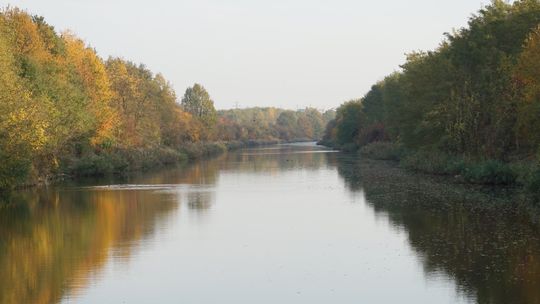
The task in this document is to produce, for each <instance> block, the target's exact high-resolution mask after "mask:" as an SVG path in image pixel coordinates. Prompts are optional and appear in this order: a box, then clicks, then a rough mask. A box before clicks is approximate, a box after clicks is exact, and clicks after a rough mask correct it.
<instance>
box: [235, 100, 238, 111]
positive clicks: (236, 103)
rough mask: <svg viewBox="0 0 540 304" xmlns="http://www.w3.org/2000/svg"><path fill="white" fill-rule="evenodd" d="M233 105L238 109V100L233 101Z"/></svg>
mask: <svg viewBox="0 0 540 304" xmlns="http://www.w3.org/2000/svg"><path fill="white" fill-rule="evenodd" d="M234 107H235V108H236V109H237V110H238V101H237V102H235V103H234Z"/></svg>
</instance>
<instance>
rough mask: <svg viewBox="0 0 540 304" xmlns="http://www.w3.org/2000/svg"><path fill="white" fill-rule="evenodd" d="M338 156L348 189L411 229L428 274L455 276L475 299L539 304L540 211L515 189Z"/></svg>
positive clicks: (460, 287)
mask: <svg viewBox="0 0 540 304" xmlns="http://www.w3.org/2000/svg"><path fill="white" fill-rule="evenodd" d="M334 161H335V163H336V165H337V167H338V172H339V174H340V176H341V177H342V178H343V179H344V181H345V183H346V185H347V187H348V188H349V189H350V190H352V191H359V190H363V191H364V192H365V195H366V201H367V203H368V205H370V206H371V207H372V208H373V209H374V210H375V212H376V213H378V214H384V215H386V216H387V217H388V218H389V219H390V222H391V224H392V225H393V226H395V227H396V228H397V229H400V230H402V231H404V232H405V233H406V234H407V236H408V242H409V244H410V246H411V247H412V248H413V249H414V250H415V252H416V253H417V255H418V258H419V260H420V262H421V264H422V266H423V268H424V272H425V273H426V275H427V276H428V277H430V276H440V275H444V276H446V277H449V278H451V279H453V280H454V281H455V282H456V284H457V289H458V291H459V292H460V293H463V294H465V295H466V296H467V297H469V298H471V299H473V300H475V301H477V302H478V303H501V304H502V303H540V239H539V237H540V228H539V225H538V223H537V220H538V214H539V213H538V212H537V211H534V210H533V211H531V210H529V209H528V208H524V207H520V206H518V204H517V203H516V202H517V200H519V197H518V196H517V195H516V194H512V193H507V191H505V190H500V189H499V190H496V189H485V188H478V187H472V186H467V185H460V184H452V183H451V182H449V180H448V179H445V178H428V177H426V176H417V175H414V174H408V173H405V172H403V171H402V170H400V169H398V168H396V166H395V165H394V164H391V163H385V162H378V161H369V160H358V157H354V156H351V155H340V156H339V157H337V158H336V159H335V160H334Z"/></svg>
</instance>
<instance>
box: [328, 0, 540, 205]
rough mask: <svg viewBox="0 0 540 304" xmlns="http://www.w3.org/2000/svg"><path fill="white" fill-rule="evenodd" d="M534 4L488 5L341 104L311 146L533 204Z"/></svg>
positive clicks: (538, 32) (537, 25)
mask: <svg viewBox="0 0 540 304" xmlns="http://www.w3.org/2000/svg"><path fill="white" fill-rule="evenodd" d="M539 71H540V1H538V0H518V1H512V2H511V3H509V2H505V1H500V0H493V1H491V4H489V5H487V6H485V7H483V8H482V9H481V10H480V11H478V12H477V13H476V14H475V15H472V17H471V18H470V19H469V22H468V25H467V26H466V27H464V28H461V29H457V30H454V31H452V32H451V33H446V34H445V39H444V40H443V42H441V44H440V45H439V47H438V48H437V49H435V50H433V51H427V52H413V53H411V54H408V55H407V60H406V62H405V63H404V64H403V65H401V69H400V70H399V71H396V72H394V73H393V74H391V75H389V76H387V77H385V78H384V79H383V80H381V81H379V82H378V83H376V84H375V85H373V86H372V87H371V90H370V91H369V92H368V93H367V94H366V95H364V96H363V97H362V98H360V99H356V100H351V101H348V102H345V103H344V104H342V105H341V106H340V107H339V108H338V109H337V111H336V118H335V119H334V120H332V121H330V122H329V123H328V125H327V127H326V131H325V135H324V137H323V139H322V140H321V141H320V142H319V144H321V145H325V146H328V147H333V148H336V149H340V150H342V151H358V152H359V153H360V155H361V157H366V158H372V159H383V160H393V161H398V162H399V165H400V167H402V168H405V169H408V170H412V171H416V172H423V173H428V174H435V175H447V176H451V177H453V178H454V179H455V180H457V181H458V182H462V183H470V184H483V185H499V186H508V187H515V188H518V189H520V190H523V191H524V192H526V193H528V195H530V196H531V197H533V198H534V199H535V200H536V201H540V73H539Z"/></svg>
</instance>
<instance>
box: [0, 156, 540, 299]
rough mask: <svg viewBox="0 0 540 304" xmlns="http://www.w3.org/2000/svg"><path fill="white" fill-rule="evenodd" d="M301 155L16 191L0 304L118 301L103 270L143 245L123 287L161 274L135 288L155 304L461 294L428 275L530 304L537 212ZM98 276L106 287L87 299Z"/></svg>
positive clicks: (381, 166)
mask: <svg viewBox="0 0 540 304" xmlns="http://www.w3.org/2000/svg"><path fill="white" fill-rule="evenodd" d="M314 149H315V148H314V147H312V146H305V145H304V146H302V145H301V146H276V147H268V148H259V149H249V150H243V151H239V152H238V153H229V154H225V155H222V156H220V157H217V158H214V159H211V160H206V161H200V162H196V163H193V164H191V165H187V166H182V167H175V168H169V169H167V170H160V171H159V172H153V173H145V174H139V175H134V176H128V177H125V178H122V179H109V180H106V179H101V180H87V181H85V182H82V183H71V184H66V185H63V186H61V187H56V188H49V189H41V190H34V191H21V192H20V193H17V194H16V195H15V196H13V197H12V198H11V200H10V202H9V203H8V204H5V205H0V206H1V207H0V303H57V302H61V301H62V300H66V299H76V300H77V302H79V301H80V302H85V301H86V302H88V303H95V302H101V301H99V299H103V298H105V299H107V300H109V298H108V297H110V299H113V300H111V301H112V302H121V301H114V299H116V300H124V299H125V298H122V297H118V293H121V292H120V291H118V290H116V289H118V288H122V287H125V286H132V285H129V284H126V283H125V282H123V281H122V283H118V282H115V281H114V280H112V281H107V279H111V274H110V273H107V271H109V270H110V268H111V264H114V266H115V267H116V266H118V265H125V267H126V269H130V267H132V266H133V265H131V264H132V263H134V262H133V261H139V262H140V260H138V257H139V256H140V255H141V252H144V251H145V250H148V248H150V247H152V246H151V244H155V247H157V248H158V249H156V251H155V252H153V253H152V254H150V253H146V254H148V255H149V256H145V258H146V259H141V260H145V261H147V262H148V263H149V265H150V266H148V265H147V266H148V267H149V268H144V267H143V268H137V269H139V270H140V272H135V274H134V275H133V277H134V278H133V280H134V281H132V282H131V283H132V284H136V285H133V286H147V285H148V286H150V285H151V284H152V282H155V281H156V280H157V281H159V280H161V278H165V277H166V278H168V279H163V281H162V282H161V281H160V283H159V285H160V289H159V290H160V292H157V291H156V290H158V289H157V288H158V287H156V286H153V287H148V288H153V289H151V290H149V291H148V292H147V293H149V294H153V296H154V297H156V301H157V302H159V301H158V300H157V297H158V295H156V294H155V293H157V294H159V296H161V299H162V300H164V301H165V302H176V300H179V299H187V300H188V301H187V302H190V301H189V300H193V301H195V300H197V301H198V300H200V299H201V298H203V299H206V300H207V301H206V302H208V303H212V302H216V301H218V300H220V299H221V298H219V297H218V298H212V296H211V295H210V293H209V292H208V290H207V289H208V286H211V287H212V292H213V293H216V294H219V295H222V296H223V295H227V294H230V292H231V291H234V292H238V293H241V294H242V295H244V296H245V298H244V300H245V301H238V302H243V303H252V302H253V299H260V301H258V302H261V303H262V302H266V303H272V302H302V301H295V300H292V299H301V298H296V297H299V296H300V294H299V293H298V290H303V293H302V294H301V295H302V296H305V297H307V298H303V299H305V302H310V303H312V302H320V303H324V302H326V303H327V302H331V301H336V300H337V299H341V300H342V301H337V302H351V303H352V302H354V301H355V300H366V302H384V300H383V301H379V300H381V298H382V299H386V302H392V301H394V302H395V301H396V300H399V298H395V297H394V298H392V296H390V295H387V294H381V292H380V290H386V289H388V288H395V287H396V286H398V285H399V284H401V285H399V286H400V287H402V288H404V290H401V294H402V295H403V294H408V293H409V292H410V293H411V294H413V295H411V297H414V298H415V299H420V300H419V301H420V302H421V300H422V299H424V300H425V299H432V300H433V299H436V300H440V301H439V302H447V300H448V299H449V298H450V299H454V300H456V301H461V300H462V299H461V298H460V297H459V296H457V297H456V296H455V295H453V294H451V295H448V294H447V293H446V292H445V291H433V290H427V289H428V288H427V287H425V286H424V285H425V281H424V279H425V278H427V279H426V281H427V282H434V281H441V278H442V281H443V282H444V284H443V286H444V287H447V286H450V287H449V288H453V286H455V289H456V290H457V293H458V294H461V295H463V296H465V297H466V298H467V299H471V300H472V301H476V302H479V303H540V292H539V290H540V240H539V236H540V228H539V226H538V224H536V223H535V220H533V219H535V218H536V219H537V218H538V217H537V214H538V213H534V212H529V211H528V210H526V209H524V208H520V207H517V206H514V205H513V204H512V203H511V202H512V196H511V194H508V193H504V192H502V193H501V192H493V191H485V190H482V189H476V188H471V187H466V186H463V185H449V184H448V183H446V182H445V181H438V180H433V179H428V178H425V177H422V176H411V175H406V174H404V173H403V172H401V171H399V170H397V169H395V168H394V167H393V166H390V165H387V164H385V163H381V162H370V161H360V160H359V159H358V157H356V156H352V155H345V154H339V153H332V152H331V151H325V150H319V149H316V150H315V151H314ZM343 188H345V189H343ZM351 197H353V198H351ZM373 213H375V216H376V217H378V218H380V219H384V221H381V222H382V224H377V223H374V219H373ZM375 222H376V221H375ZM392 229H393V230H395V231H394V232H392V231H391V230H392ZM403 240H406V242H403ZM161 248H163V249H162V250H159V249H161ZM411 248H412V250H413V251H412V253H410V254H413V256H412V257H409V256H407V254H408V252H410V249H411ZM152 258H154V260H153V259H152ZM411 258H413V259H414V258H416V259H417V261H418V265H416V264H414V263H416V262H415V261H413V262H411V261H410V260H411ZM409 263H411V264H412V265H413V266H412V267H411V268H407V267H408V265H409ZM245 265H249V266H245ZM389 265H392V266H389ZM139 266H140V265H139ZM417 268H418V269H417ZM141 269H142V270H141ZM148 269H151V270H150V271H149V270H148ZM126 271H127V270H126ZM143 271H146V272H143ZM393 271H396V272H393ZM416 272H419V273H420V275H419V276H416ZM396 274H397V275H398V276H401V275H402V277H396ZM404 278H406V279H404ZM411 278H412V279H411ZM101 281H106V282H107V283H106V284H105V285H106V287H108V288H110V289H111V290H112V291H111V290H108V292H109V293H107V292H104V291H103V289H100V290H98V291H96V290H94V293H92V295H90V296H88V295H87V293H91V292H89V291H88V290H89V289H92V288H93V287H95V286H93V284H95V282H101ZM178 282H182V284H180V283H178ZM212 283H214V284H212ZM145 284H146V285H145ZM246 284H247V285H249V286H251V287H252V288H253V290H251V289H249V288H246V287H245V286H247V285H246ZM250 284H251V285H250ZM317 284H319V285H317ZM315 286H316V287H315ZM403 286H405V287H403ZM327 287H328V290H326V289H325V288H327ZM182 288H183V289H182ZM235 288H236V289H235ZM340 288H341V289H342V290H341V294H339V295H340V296H341V298H339V297H338V294H337V293H336V290H339V289H340ZM289 292H290V293H289ZM133 293H135V291H133ZM265 293H266V294H267V295H273V296H268V297H262V296H261V295H264V294H265ZM124 294H125V293H124ZM98 295H100V296H102V298H98ZM190 295H191V296H192V297H191V298H190V297H189V296H190ZM87 296H88V297H87ZM205 297H206V298H205ZM309 297H311V298H309ZM128 299H129V298H128ZM283 299H288V300H289V301H283ZM306 299H309V300H311V301H308V300H306ZM131 300H132V301H135V302H136V301H137V298H136V297H134V298H133V297H132V298H131ZM368 300H372V301H368ZM139 301H142V300H140V299H139ZM193 301H191V302H193ZM426 301H427V300H426ZM128 302H129V301H128ZM142 302H144V301H142ZM198 302H201V303H202V302H205V301H204V300H201V301H198Z"/></svg>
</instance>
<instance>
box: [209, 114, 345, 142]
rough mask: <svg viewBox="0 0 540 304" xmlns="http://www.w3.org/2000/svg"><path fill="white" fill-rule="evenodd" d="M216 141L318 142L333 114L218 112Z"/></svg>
mask: <svg viewBox="0 0 540 304" xmlns="http://www.w3.org/2000/svg"><path fill="white" fill-rule="evenodd" d="M218 116H219V120H218V128H217V132H218V133H217V137H218V138H221V139H224V140H241V141H246V140H286V141H295V140H297V141H298V140H314V139H320V138H321V137H322V135H323V133H324V128H325V126H326V124H327V123H328V122H329V121H330V120H332V119H333V118H334V117H335V111H333V110H328V111H325V112H321V111H319V110H317V109H314V108H305V109H301V110H297V111H292V110H283V109H278V108H247V109H232V110H222V111H218Z"/></svg>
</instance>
